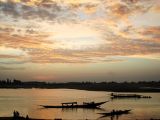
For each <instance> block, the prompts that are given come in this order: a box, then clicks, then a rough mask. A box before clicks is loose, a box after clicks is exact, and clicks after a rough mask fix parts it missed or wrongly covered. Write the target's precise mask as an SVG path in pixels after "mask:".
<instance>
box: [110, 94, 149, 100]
mask: <svg viewBox="0 0 160 120" xmlns="http://www.w3.org/2000/svg"><path fill="white" fill-rule="evenodd" d="M111 98H112V99H114V98H151V96H142V95H137V94H116V93H111Z"/></svg>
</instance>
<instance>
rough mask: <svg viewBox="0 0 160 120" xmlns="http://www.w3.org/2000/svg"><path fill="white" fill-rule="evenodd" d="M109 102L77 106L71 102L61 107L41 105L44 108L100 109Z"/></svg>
mask: <svg viewBox="0 0 160 120" xmlns="http://www.w3.org/2000/svg"><path fill="white" fill-rule="evenodd" d="M106 102H108V101H104V102H98V103H95V102H90V103H83V104H77V102H69V103H62V105H60V106H52V105H40V106H42V107H44V108H98V107H100V105H102V104H104V103H106Z"/></svg>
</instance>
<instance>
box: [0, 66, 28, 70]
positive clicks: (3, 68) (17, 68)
mask: <svg viewBox="0 0 160 120" xmlns="http://www.w3.org/2000/svg"><path fill="white" fill-rule="evenodd" d="M24 69H25V68H23V67H6V66H0V70H24Z"/></svg>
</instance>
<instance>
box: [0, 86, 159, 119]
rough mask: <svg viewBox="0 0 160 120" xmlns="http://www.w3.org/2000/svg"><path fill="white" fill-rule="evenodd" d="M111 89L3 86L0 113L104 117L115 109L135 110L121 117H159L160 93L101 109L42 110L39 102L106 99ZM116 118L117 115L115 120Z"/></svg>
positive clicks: (105, 105) (67, 117) (47, 116)
mask: <svg viewBox="0 0 160 120" xmlns="http://www.w3.org/2000/svg"><path fill="white" fill-rule="evenodd" d="M109 94H110V92H95V91H84V90H71V89H0V116H1V117H2V116H11V115H12V112H13V110H17V111H19V112H20V114H21V115H23V116H26V115H27V114H28V115H29V116H30V117H34V118H47V119H54V118H63V119H74V120H75V119H105V120H110V119H111V118H110V117H105V118H100V117H101V115H99V114H97V113H100V112H105V111H106V112H109V111H111V110H112V109H132V112H131V114H128V115H122V116H120V117H119V118H118V120H132V119H146V118H160V93H139V94H142V95H147V96H152V99H119V100H113V101H110V102H108V103H106V104H104V105H102V106H101V107H102V108H103V109H101V110H95V109H94V110H91V109H41V107H40V106H38V105H42V104H43V105H44V104H46V105H60V103H62V102H72V101H77V102H79V103H82V102H84V101H86V102H87V101H88V102H89V101H95V102H100V101H106V100H110V96H109ZM116 119H117V118H115V120H116Z"/></svg>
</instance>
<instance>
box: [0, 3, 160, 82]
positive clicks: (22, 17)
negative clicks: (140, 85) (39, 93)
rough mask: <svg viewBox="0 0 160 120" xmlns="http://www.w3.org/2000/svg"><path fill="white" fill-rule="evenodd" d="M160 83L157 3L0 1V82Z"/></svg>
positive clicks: (159, 21)
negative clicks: (0, 80)
mask: <svg viewBox="0 0 160 120" xmlns="http://www.w3.org/2000/svg"><path fill="white" fill-rule="evenodd" d="M6 78H10V79H12V78H16V79H19V80H22V81H48V82H69V81H72V82H77V81H91V82H101V81H116V82H121V81H157V80H160V0H0V79H6Z"/></svg>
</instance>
